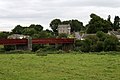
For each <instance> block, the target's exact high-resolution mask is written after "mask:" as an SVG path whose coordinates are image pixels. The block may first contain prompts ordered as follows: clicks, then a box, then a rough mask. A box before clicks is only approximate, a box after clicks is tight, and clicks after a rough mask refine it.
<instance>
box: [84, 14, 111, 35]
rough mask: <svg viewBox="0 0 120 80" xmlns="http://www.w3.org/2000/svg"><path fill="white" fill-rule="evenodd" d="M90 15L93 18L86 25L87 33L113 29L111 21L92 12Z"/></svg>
mask: <svg viewBox="0 0 120 80" xmlns="http://www.w3.org/2000/svg"><path fill="white" fill-rule="evenodd" d="M90 17H91V20H90V22H89V24H87V25H86V27H87V33H96V32H97V31H103V32H105V33H107V32H108V30H111V29H112V26H111V24H110V23H109V21H107V20H104V19H102V18H101V17H99V16H97V15H96V14H91V15H90Z"/></svg>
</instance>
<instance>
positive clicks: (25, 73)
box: [0, 54, 120, 80]
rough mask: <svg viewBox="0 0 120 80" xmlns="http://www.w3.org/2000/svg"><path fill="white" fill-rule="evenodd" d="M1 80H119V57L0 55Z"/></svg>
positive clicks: (94, 55) (93, 55)
mask: <svg viewBox="0 0 120 80" xmlns="http://www.w3.org/2000/svg"><path fill="white" fill-rule="evenodd" d="M0 80H120V55H108V54H106V55H97V54H48V55H47V56H36V55H35V54H0Z"/></svg>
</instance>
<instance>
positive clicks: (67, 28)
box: [58, 24, 71, 35]
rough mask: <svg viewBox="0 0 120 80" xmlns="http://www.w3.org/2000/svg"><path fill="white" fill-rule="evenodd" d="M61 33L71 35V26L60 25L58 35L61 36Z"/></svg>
mask: <svg viewBox="0 0 120 80" xmlns="http://www.w3.org/2000/svg"><path fill="white" fill-rule="evenodd" d="M61 33H65V34H68V35H70V34H71V27H70V24H67V25H65V24H64V25H58V34H61Z"/></svg>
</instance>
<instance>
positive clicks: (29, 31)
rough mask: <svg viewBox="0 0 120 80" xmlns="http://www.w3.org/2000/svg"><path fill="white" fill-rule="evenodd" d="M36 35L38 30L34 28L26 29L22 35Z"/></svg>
mask: <svg viewBox="0 0 120 80" xmlns="http://www.w3.org/2000/svg"><path fill="white" fill-rule="evenodd" d="M35 33H36V30H35V29H34V28H25V29H24V30H23V31H22V34H24V35H29V36H32V35H33V34H35Z"/></svg>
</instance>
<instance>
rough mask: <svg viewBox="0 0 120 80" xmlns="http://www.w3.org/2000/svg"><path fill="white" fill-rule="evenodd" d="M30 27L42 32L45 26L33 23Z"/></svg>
mask: <svg viewBox="0 0 120 80" xmlns="http://www.w3.org/2000/svg"><path fill="white" fill-rule="evenodd" d="M29 28H34V29H35V30H36V32H40V31H42V30H43V27H42V26H41V25H35V24H31V25H30V26H29Z"/></svg>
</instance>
